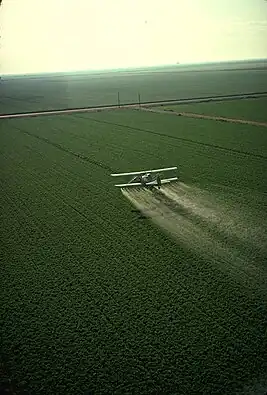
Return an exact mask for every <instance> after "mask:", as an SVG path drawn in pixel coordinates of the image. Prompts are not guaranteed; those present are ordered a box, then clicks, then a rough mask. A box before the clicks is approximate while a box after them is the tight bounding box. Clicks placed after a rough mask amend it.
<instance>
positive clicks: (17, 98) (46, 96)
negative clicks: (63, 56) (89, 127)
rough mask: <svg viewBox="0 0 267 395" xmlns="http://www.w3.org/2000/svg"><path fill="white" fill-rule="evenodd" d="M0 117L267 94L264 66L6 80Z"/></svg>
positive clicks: (17, 77) (234, 66) (209, 67)
mask: <svg viewBox="0 0 267 395" xmlns="http://www.w3.org/2000/svg"><path fill="white" fill-rule="evenodd" d="M0 89H1V98H0V114H10V113H16V112H27V111H42V110H55V109H62V108H74V107H75V108H78V107H87V106H100V105H102V106H104V105H111V104H113V105H117V104H118V92H119V98H120V103H121V104H129V103H137V102H138V94H140V100H141V102H149V101H156V100H171V99H173V100H177V99H183V98H191V97H210V96H216V95H231V94H240V93H254V92H266V91H267V67H266V61H264V62H257V61H253V62H243V63H240V64H238V63H237V64H235V63H233V64H231V63H230V64H228V63H226V64H220V63H219V64H217V65H202V66H199V65H198V66H196V65H195V66H194V65H191V66H190V65H187V66H186V65H180V66H177V67H175V66H174V67H162V68H159V69H150V68H148V69H144V70H133V71H118V72H104V71H103V72H91V73H89V72H88V73H73V74H68V73H66V74H54V75H53V74H43V75H29V76H27V75H26V76H15V77H14V76H3V78H2V80H1V84H0Z"/></svg>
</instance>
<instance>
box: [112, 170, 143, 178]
mask: <svg viewBox="0 0 267 395" xmlns="http://www.w3.org/2000/svg"><path fill="white" fill-rule="evenodd" d="M145 173H146V171H133V172H130V173H117V174H110V175H111V176H112V177H119V176H138V175H139V174H145Z"/></svg>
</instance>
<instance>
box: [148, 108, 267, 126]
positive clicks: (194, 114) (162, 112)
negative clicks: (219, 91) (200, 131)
mask: <svg viewBox="0 0 267 395" xmlns="http://www.w3.org/2000/svg"><path fill="white" fill-rule="evenodd" d="M140 110H141V111H150V112H154V113H159V114H173V115H176V116H183V117H188V118H201V119H212V120H214V121H223V122H231V123H243V124H248V125H255V126H265V127H267V122H257V121H250V120H245V119H236V118H225V117H217V116H213V115H204V114H196V113H192V112H178V111H172V110H156V109H154V108H145V107H141V108H140Z"/></svg>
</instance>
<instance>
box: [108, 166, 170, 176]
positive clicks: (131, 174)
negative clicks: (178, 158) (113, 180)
mask: <svg viewBox="0 0 267 395" xmlns="http://www.w3.org/2000/svg"><path fill="white" fill-rule="evenodd" d="M176 169H177V167H176V166H175V167H165V168H164V169H154V170H142V171H133V172H130V173H116V174H111V176H112V177H119V176H137V175H139V174H146V173H158V172H162V171H168V170H176Z"/></svg>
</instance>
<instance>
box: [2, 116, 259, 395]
mask: <svg viewBox="0 0 267 395" xmlns="http://www.w3.org/2000/svg"><path fill="white" fill-rule="evenodd" d="M0 155H1V188H2V194H1V206H2V208H3V210H2V218H3V227H2V245H3V261H2V265H1V281H2V283H1V287H2V293H1V312H2V317H3V321H2V323H1V324H2V325H1V330H2V351H3V353H2V354H3V362H4V366H5V369H6V371H7V374H8V376H9V377H10V378H11V379H12V380H13V381H14V383H15V384H16V385H17V386H18V387H19V388H26V389H27V390H28V391H29V393H31V394H43V393H52V394H73V393H75V394H85V393H90V394H100V393H116V394H125V393H130V394H133V393H138V394H150V393H153V394H155V393H179V394H196V393H199V394H203V393H207V394H233V393H234V394H237V393H240V394H258V395H262V394H264V393H265V392H266V388H267V382H266V369H267V358H266V347H267V339H266V314H267V305H266V302H267V292H266V285H267V277H266V274H267V262H266V256H267V246H266V240H267V235H266V222H267V220H266V207H264V205H265V204H266V195H267V183H266V174H267V135H266V128H262V127H253V126H249V125H233V124H223V123H217V122H214V121H206V120H197V119H186V118H183V117H174V116H172V115H167V114H166V115H162V114H153V113H148V112H142V111H136V110H135V111H134V110H132V111H130V110H121V111H120V110H116V111H113V112H102V113H101V112H100V113H95V114H79V115H64V116H46V117H35V118H24V119H17V120H16V119H12V120H11V119H6V120H2V121H1V144H0ZM169 165H177V166H178V169H179V172H178V175H179V177H180V178H181V180H182V183H178V184H177V185H174V186H172V187H168V188H167V187H166V188H163V190H162V193H160V192H157V193H155V194H152V195H153V196H150V193H149V192H142V191H141V192H138V191H137V192H136V191H132V192H129V191H128V192H127V190H126V191H124V195H126V196H124V195H123V194H122V193H121V191H120V190H119V189H116V188H114V187H113V182H114V179H112V178H111V177H110V173H111V172H117V171H127V170H135V169H140V168H141V169H142V168H155V167H164V166H169ZM127 194H128V195H127ZM130 195H131V196H130ZM125 197H126V198H125ZM132 203H134V204H135V205H136V206H137V207H139V208H140V209H141V211H144V212H145V213H146V214H147V215H148V216H150V217H151V221H150V220H140V217H139V216H138V215H137V214H136V213H134V212H132V211H131V209H132V208H133V206H132ZM146 210H149V213H147V212H146ZM212 219H214V220H215V221H214V222H212ZM171 227H172V229H171ZM162 229H163V230H165V231H166V233H165V232H163V231H162ZM173 230H175V231H173ZM169 234H170V235H172V237H169Z"/></svg>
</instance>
